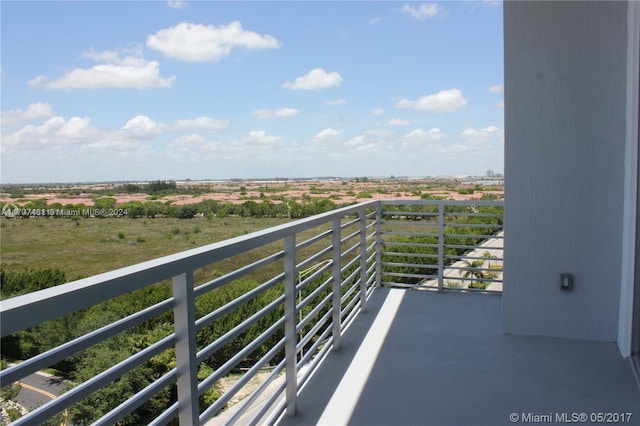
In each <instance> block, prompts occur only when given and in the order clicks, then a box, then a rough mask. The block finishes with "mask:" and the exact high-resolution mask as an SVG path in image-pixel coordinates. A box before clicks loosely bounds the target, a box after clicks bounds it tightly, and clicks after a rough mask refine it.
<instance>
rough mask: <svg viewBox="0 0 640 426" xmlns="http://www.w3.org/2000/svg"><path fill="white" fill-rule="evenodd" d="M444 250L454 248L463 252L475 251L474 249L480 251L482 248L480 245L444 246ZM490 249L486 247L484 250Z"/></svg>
mask: <svg viewBox="0 0 640 426" xmlns="http://www.w3.org/2000/svg"><path fill="white" fill-rule="evenodd" d="M444 248H455V249H465V250H476V249H482V248H483V247H482V246H481V245H479V244H478V245H475V246H474V245H466V244H446V243H445V245H444ZM488 249H491V247H487V248H486V250H488Z"/></svg>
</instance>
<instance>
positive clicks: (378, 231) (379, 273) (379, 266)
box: [376, 201, 382, 287]
mask: <svg viewBox="0 0 640 426" xmlns="http://www.w3.org/2000/svg"><path fill="white" fill-rule="evenodd" d="M381 281H382V203H381V202H380V201H378V203H377V204H376V287H380V286H381Z"/></svg>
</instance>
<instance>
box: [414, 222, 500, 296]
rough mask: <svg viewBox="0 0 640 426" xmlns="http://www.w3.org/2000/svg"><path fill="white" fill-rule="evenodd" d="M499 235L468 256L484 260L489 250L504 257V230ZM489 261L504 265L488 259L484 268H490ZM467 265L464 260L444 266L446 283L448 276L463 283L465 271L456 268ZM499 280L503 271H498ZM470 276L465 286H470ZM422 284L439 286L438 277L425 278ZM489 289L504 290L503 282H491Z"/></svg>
mask: <svg viewBox="0 0 640 426" xmlns="http://www.w3.org/2000/svg"><path fill="white" fill-rule="evenodd" d="M497 236H498V237H500V238H490V239H488V240H486V241H485V242H483V243H482V244H480V245H479V246H478V248H476V249H474V250H472V251H471V252H469V253H467V254H466V256H469V257H474V258H477V259H478V260H484V259H485V257H484V252H486V251H488V252H489V254H490V255H491V256H495V257H496V258H497V259H502V258H503V251H504V250H503V246H504V232H500V233H499V234H498V235H497ZM468 260H469V261H472V259H468ZM489 262H490V263H491V265H492V266H493V265H502V260H488V259H487V260H486V261H485V262H484V264H483V266H482V267H483V268H487V269H489ZM465 266H466V265H465V263H464V262H463V261H461V260H460V261H458V262H455V263H453V264H452V265H450V266H447V267H445V268H444V274H443V275H444V285H445V286H446V285H447V278H450V279H451V281H453V282H456V283H460V284H462V282H463V281H462V280H460V278H461V277H462V275H461V274H462V273H463V272H464V271H463V269H456V268H464V267H465ZM495 279H497V280H501V279H502V272H499V273H498V276H497V277H496V278H495ZM469 281H470V279H469V278H465V279H464V283H465V284H464V286H463V287H468V286H469ZM419 285H420V286H425V287H438V280H437V279H430V280H425V281H422V282H421V283H420V284H419ZM487 290H497V291H502V283H495V282H492V283H489V285H488V286H487Z"/></svg>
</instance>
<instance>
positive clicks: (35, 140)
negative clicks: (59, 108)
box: [2, 116, 99, 149]
mask: <svg viewBox="0 0 640 426" xmlns="http://www.w3.org/2000/svg"><path fill="white" fill-rule="evenodd" d="M98 133H99V132H98V130H97V129H96V128H95V127H94V126H93V125H92V124H91V119H89V118H88V117H71V118H70V119H69V120H65V119H64V118H63V117H60V116H56V117H51V118H49V119H48V120H46V121H45V122H44V123H42V124H41V125H39V126H35V125H27V126H24V127H22V128H21V129H20V130H18V131H16V132H14V133H11V134H6V135H5V134H3V137H2V140H3V144H6V145H8V146H12V147H17V148H20V149H29V148H30V147H46V146H48V147H56V146H62V145H69V144H76V143H82V142H83V141H86V140H89V139H91V138H94V137H96V136H98Z"/></svg>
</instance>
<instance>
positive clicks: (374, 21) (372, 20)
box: [369, 16, 382, 24]
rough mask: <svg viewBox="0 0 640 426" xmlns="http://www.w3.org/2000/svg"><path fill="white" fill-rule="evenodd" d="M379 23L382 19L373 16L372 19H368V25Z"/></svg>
mask: <svg viewBox="0 0 640 426" xmlns="http://www.w3.org/2000/svg"><path fill="white" fill-rule="evenodd" d="M380 21H382V18H380V17H379V16H374V17H373V18H371V19H369V23H370V24H377V23H378V22H380Z"/></svg>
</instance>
